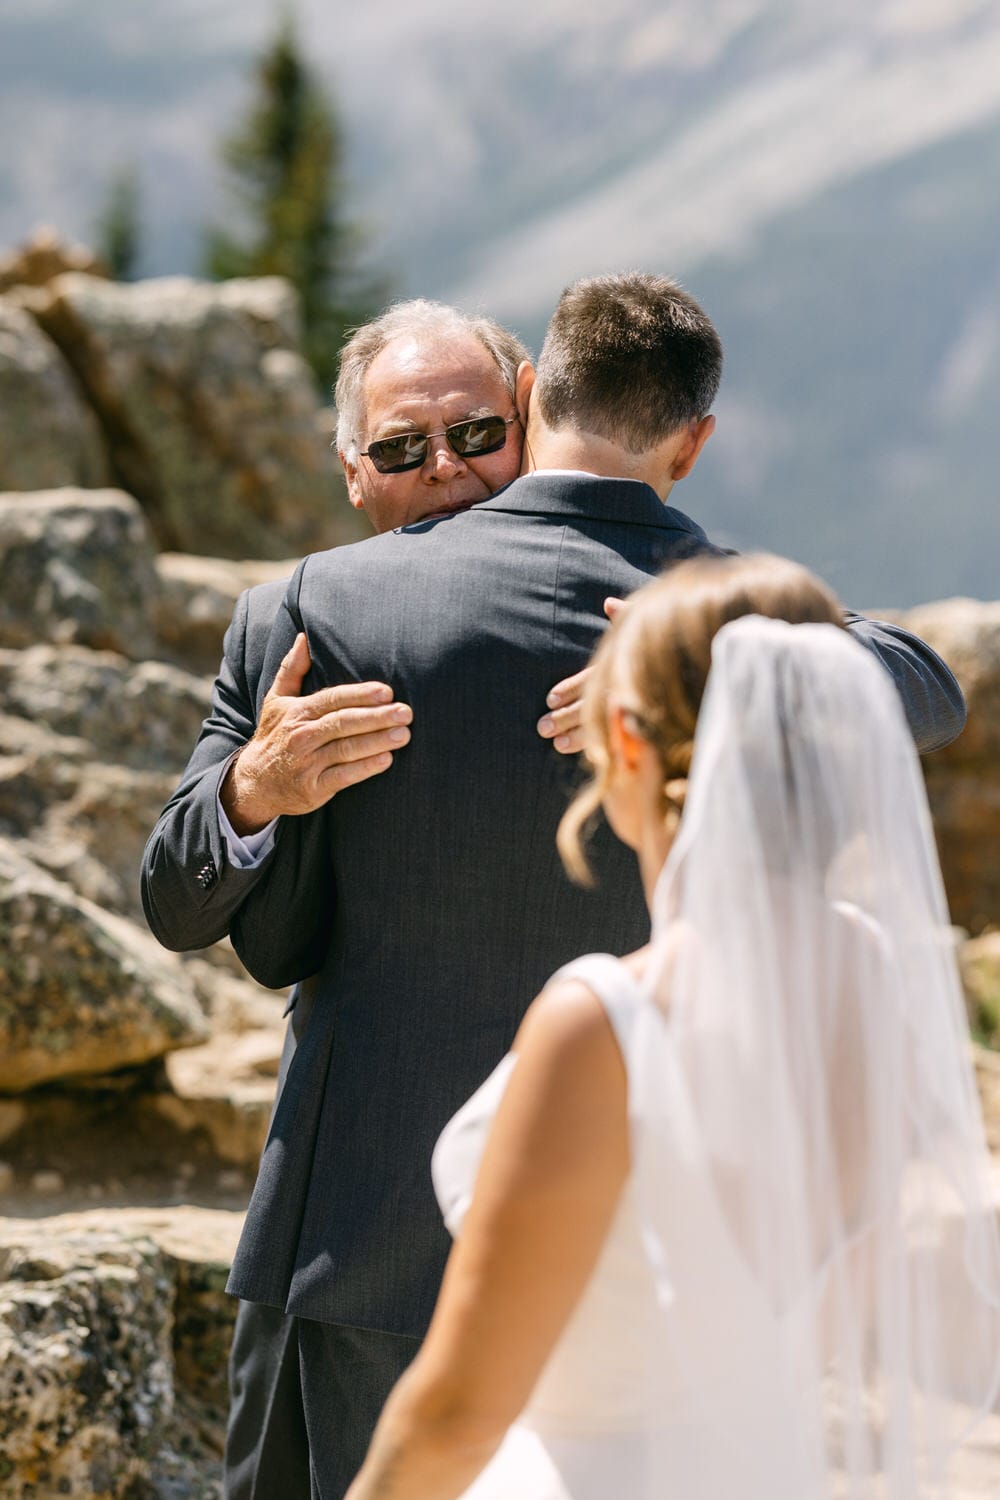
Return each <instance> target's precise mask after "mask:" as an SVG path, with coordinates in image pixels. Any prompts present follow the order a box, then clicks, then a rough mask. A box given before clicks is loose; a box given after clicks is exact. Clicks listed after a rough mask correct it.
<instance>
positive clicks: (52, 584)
mask: <svg viewBox="0 0 1000 1500" xmlns="http://www.w3.org/2000/svg"><path fill="white" fill-rule="evenodd" d="M156 590H157V578H156V570H155V566H154V552H153V546H152V541H151V538H150V535H149V529H148V527H147V525H146V522H145V520H144V518H143V515H142V511H141V510H140V509H139V507H138V505H137V504H136V503H135V501H134V500H132V499H131V498H130V497H129V496H128V495H125V494H122V493H121V492H120V491H118V490H78V489H61V490H49V491H43V492H40V493H35V494H9V493H8V494H3V495H0V646H13V647H24V646H31V645H34V644H35V643H36V642H38V641H51V642H53V643H55V644H57V645H71V644H75V645H82V646H92V647H95V648H97V649H105V650H111V651H120V652H122V653H123V654H124V655H126V656H131V657H142V656H147V655H150V654H151V653H152V626H151V620H152V615H153V598H154V596H155V593H156Z"/></svg>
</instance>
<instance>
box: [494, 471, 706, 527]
mask: <svg viewBox="0 0 1000 1500" xmlns="http://www.w3.org/2000/svg"><path fill="white" fill-rule="evenodd" d="M481 510H499V511H510V512H512V513H514V514H517V515H536V516H537V515H544V516H559V517H564V518H566V519H570V518H574V519H578V520H585V521H613V522H619V523H625V524H627V525H632V526H656V527H658V528H660V529H663V530H668V531H687V532H690V533H691V535H692V536H696V537H699V538H702V537H705V533H704V531H703V530H702V528H701V527H700V526H699V525H698V523H697V521H692V520H691V518H690V516H686V515H685V514H684V512H683V511H680V510H675V509H674V507H673V506H672V505H664V503H663V501H662V500H661V499H660V497H659V495H658V494H657V493H656V491H655V490H654V489H651V488H650V486H649V485H648V484H643V483H642V482H641V481H640V480H638V479H605V478H602V477H600V476H598V475H596V474H566V473H552V472H548V471H546V470H544V469H540V470H538V471H537V472H536V473H534V474H527V475H525V476H524V477H523V478H521V479H515V480H513V481H512V483H510V484H508V485H506V486H505V487H504V488H503V489H502V490H498V491H497V492H496V494H495V495H493V496H492V497H491V498H490V499H489V500H483V501H480V503H479V504H478V505H475V506H473V508H472V510H471V511H470V512H467V514H470V515H474V514H475V513H476V511H481Z"/></svg>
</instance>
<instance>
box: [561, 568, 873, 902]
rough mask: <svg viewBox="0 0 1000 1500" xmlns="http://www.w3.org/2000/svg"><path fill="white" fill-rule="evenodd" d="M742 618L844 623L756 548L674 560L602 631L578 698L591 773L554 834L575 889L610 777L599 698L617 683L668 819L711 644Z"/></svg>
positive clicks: (676, 804) (816, 585) (586, 875)
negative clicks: (657, 769) (657, 773)
mask: <svg viewBox="0 0 1000 1500" xmlns="http://www.w3.org/2000/svg"><path fill="white" fill-rule="evenodd" d="M742 615H766V616H767V617H768V618H770V619H772V620H787V621H789V623H790V624H792V625H803V624H809V623H813V624H821V625H843V623H844V610H843V606H842V605H841V603H840V601H839V600H838V599H837V597H836V595H835V594H834V593H833V592H832V590H831V589H829V588H828V587H827V585H826V584H825V583H823V582H821V580H820V579H818V578H817V577H816V576H815V574H813V573H810V572H809V570H808V568H804V567H802V565H801V564H800V563H795V562H790V561H789V560H788V558H785V557H773V556H770V555H769V554H767V553H763V552H761V553H756V554H754V555H752V556H749V557H693V558H690V559H689V560H688V561H686V562H681V563H677V564H675V565H674V566H673V567H671V568H669V569H668V570H667V571H666V572H665V573H663V574H661V575H660V577H659V578H657V579H655V580H654V581H653V582H652V583H648V584H646V585H645V587H644V588H641V589H639V591H638V592H637V593H636V594H634V595H633V597H632V598H631V599H630V600H629V604H628V608H627V609H626V610H624V611H623V613H622V614H621V615H620V616H619V618H618V619H617V620H616V621H615V623H614V624H613V625H612V626H611V627H610V629H609V630H608V631H607V632H606V633H605V635H604V637H603V639H602V640H601V643H600V645H599V646H598V648H597V651H596V652H595V654H594V660H593V670H592V672H591V675H590V678H589V680H588V682H587V686H586V689H585V692H584V698H583V724H584V732H585V736H586V756H587V760H588V761H589V763H590V767H591V769H592V771H593V776H592V778H591V779H590V780H589V781H588V782H587V783H586V784H585V785H584V786H582V787H581V788H580V790H579V791H578V792H577V794H576V796H575V797H574V799H573V801H572V802H571V803H570V805H569V807H568V808H567V810H566V812H565V814H564V816H563V819H562V822H561V823H560V825H559V833H558V844H559V853H560V854H561V856H562V861H563V864H564V865H565V866H566V869H567V871H568V873H569V874H570V875H571V876H572V878H573V879H574V880H576V881H577V882H578V883H579V884H581V885H590V884H592V876H591V873H590V868H589V866H588V864H587V859H586V855H585V854H584V850H583V841H584V837H585V833H586V829H587V827H588V825H589V824H590V822H591V820H592V819H593V817H594V815H595V814H596V812H597V810H598V808H599V807H600V805H601V802H602V800H603V797H604V792H605V789H606V787H607V786H608V783H609V780H610V777H611V752H610V747H609V737H608V697H609V694H610V693H611V692H612V691H613V690H615V689H616V688H617V687H619V686H621V685H622V684H627V692H628V698H629V707H630V708H632V709H634V711H635V715H636V718H637V720H638V721H639V722H640V724H641V731H642V734H643V737H644V738H645V739H647V740H648V741H649V743H650V744H651V745H652V746H653V748H654V749H655V750H656V752H657V754H658V756H659V759H660V765H661V768H662V771H663V813H664V817H665V818H667V819H668V821H670V822H671V823H673V822H675V821H676V819H677V818H678V817H679V814H680V809H681V807H682V806H683V803H684V793H685V790H686V785H687V775H688V772H689V770H690V769H691V754H692V751H693V749H694V732H695V725H696V724H697V721H698V712H699V710H700V708H701V700H702V696H703V694H704V692H705V684H706V682H707V681H708V673H709V668H710V667H711V664H712V641H713V639H714V637H715V635H716V633H717V632H718V631H719V630H721V629H722V627H723V625H726V624H728V623H729V621H730V620H737V619H739V618H740V617H741V616H742Z"/></svg>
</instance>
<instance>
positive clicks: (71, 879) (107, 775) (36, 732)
mask: <svg viewBox="0 0 1000 1500" xmlns="http://www.w3.org/2000/svg"><path fill="white" fill-rule="evenodd" d="M12 654H14V655H16V653H12ZM94 755H95V751H94V749H93V747H92V746H91V745H88V744H87V742H86V741H85V740H81V739H75V738H73V737H71V736H69V735H61V734H55V733H53V732H52V731H51V730H50V729H47V728H46V727H44V726H43V725H40V724H34V723H32V722H31V721H30V720H28V719H21V718H14V717H13V716H11V715H7V714H3V713H0V835H5V836H6V837H8V838H12V839H15V840H17V841H18V843H19V846H20V847H21V852H22V853H23V854H25V855H26V857H27V858H29V859H31V860H32V861H33V862H35V863H36V864H39V865H41V866H43V867H44V869H46V870H48V871H49V873H50V874H52V875H55V876H56V877H57V878H58V879H60V880H64V881H66V882H67V883H68V884H69V885H71V886H72V887H73V889H74V891H76V892H77V894H78V895H81V896H86V897H87V898H88V900H91V901H96V902H97V903H98V904H99V905H101V906H104V907H107V908H109V909H110V910H112V911H116V912H122V913H124V914H126V915H128V916H132V917H135V918H136V919H137V920H140V921H141V920H142V908H141V902H140V900H139V880H138V874H139V860H140V857H141V854H142V850H143V847H144V845H145V842H146V839H147V838H148V836H149V830H150V828H151V827H152V826H153V824H154V822H155V821H156V819H157V817H158V815H159V812H160V808H161V807H162V806H163V804H164V802H165V801H166V799H167V797H168V796H169V795H170V792H171V791H172V790H173V787H174V785H175V783H176V780H177V775H176V771H175V770H174V769H171V770H170V771H169V772H157V771H136V770H131V769H129V768H128V767H126V766H119V765H104V764H101V763H100V762H99V761H95V760H94Z"/></svg>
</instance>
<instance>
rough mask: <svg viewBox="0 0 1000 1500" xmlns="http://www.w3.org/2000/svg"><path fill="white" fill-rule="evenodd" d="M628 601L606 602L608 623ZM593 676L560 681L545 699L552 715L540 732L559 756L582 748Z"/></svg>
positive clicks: (542, 723)
mask: <svg viewBox="0 0 1000 1500" xmlns="http://www.w3.org/2000/svg"><path fill="white" fill-rule="evenodd" d="M627 603H628V600H627V599H614V598H611V599H605V601H604V613H605V614H606V615H607V617H608V619H609V620H614V619H617V617H618V616H619V615H620V614H621V612H622V610H623V609H624V608H625V606H626V605H627ZM589 676H590V668H589V667H584V669H583V671H582V672H576V673H574V675H573V676H572V677H564V678H563V680H562V682H557V683H556V685H555V687H554V688H553V689H552V691H551V692H550V693H549V695H548V697H547V698H546V700H545V701H546V703H547V704H548V706H549V708H550V709H551V710H552V712H550V713H547V714H545V715H544V717H543V718H541V719H539V721H538V733H539V734H540V735H541V736H542V739H543V740H551V741H552V743H553V745H554V746H555V748H556V749H557V750H558V751H559V754H560V755H575V754H576V752H577V751H578V750H582V749H583V729H582V726H581V723H580V716H581V712H582V709H583V690H584V687H585V686H586V683H587V678H588V677H589Z"/></svg>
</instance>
